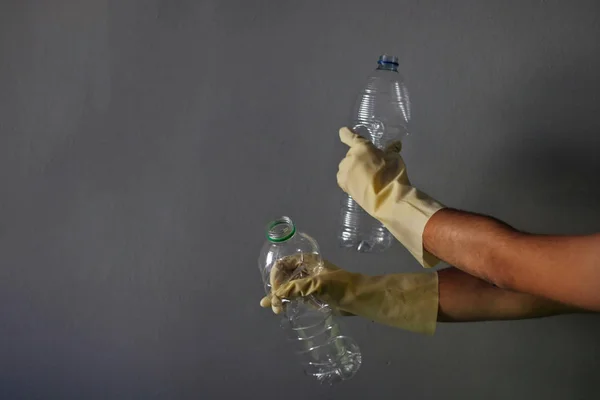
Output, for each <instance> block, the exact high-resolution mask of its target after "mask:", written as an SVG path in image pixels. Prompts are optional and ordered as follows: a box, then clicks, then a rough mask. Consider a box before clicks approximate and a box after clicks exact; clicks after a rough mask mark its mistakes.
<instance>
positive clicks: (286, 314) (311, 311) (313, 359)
mask: <svg viewBox="0 0 600 400" xmlns="http://www.w3.org/2000/svg"><path fill="white" fill-rule="evenodd" d="M294 256H295V257H299V259H300V260H303V259H304V257H306V259H307V261H308V260H309V259H310V261H311V263H312V264H311V265H314V263H315V262H317V263H319V264H320V263H322V259H321V256H320V253H319V246H318V245H317V242H316V241H315V240H314V239H313V238H311V237H310V236H308V235H306V234H304V233H301V232H296V227H295V226H294V223H293V222H292V220H291V219H290V218H288V217H281V218H280V219H277V220H275V221H273V222H271V223H270V224H269V225H268V226H267V241H266V243H265V244H264V246H263V248H262V250H261V253H260V257H259V259H258V267H259V269H260V272H261V275H262V278H263V283H264V285H265V291H266V293H269V292H270V291H271V269H272V268H273V265H274V264H275V262H276V261H278V260H280V259H282V258H284V257H294ZM305 271H306V270H305V268H304V266H303V264H302V263H301V262H300V263H299V264H298V267H297V268H295V269H294V270H293V271H290V279H297V278H301V277H303V276H305ZM333 314H334V313H333V310H332V309H331V308H330V307H329V306H328V305H327V304H324V303H322V302H320V301H319V300H317V299H316V298H314V297H312V296H309V297H305V298H302V299H295V300H292V301H290V300H284V311H283V318H282V327H283V328H284V330H285V332H286V335H287V338H288V339H289V340H290V342H291V343H292V345H293V347H294V350H295V352H296V353H297V355H298V356H299V358H300V362H301V364H302V366H303V368H304V372H305V373H306V374H307V375H309V376H313V377H315V378H316V379H317V380H318V381H320V382H322V383H327V384H333V383H336V382H340V381H343V380H347V379H350V378H352V377H353V376H354V374H356V371H358V369H359V368H360V365H361V361H362V358H361V353H360V349H359V347H358V345H357V344H356V342H355V341H354V340H353V339H352V338H350V337H348V336H344V335H343V334H341V332H340V327H339V325H338V323H337V322H336V320H335V318H334V316H333Z"/></svg>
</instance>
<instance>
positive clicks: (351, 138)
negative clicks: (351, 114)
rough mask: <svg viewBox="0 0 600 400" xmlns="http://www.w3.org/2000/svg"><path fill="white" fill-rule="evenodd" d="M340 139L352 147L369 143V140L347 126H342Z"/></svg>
mask: <svg viewBox="0 0 600 400" xmlns="http://www.w3.org/2000/svg"><path fill="white" fill-rule="evenodd" d="M340 141H341V142H342V143H344V144H345V145H347V146H348V147H350V148H352V147H354V146H356V145H357V144H364V143H369V141H368V140H367V139H365V138H363V137H362V136H360V135H357V134H356V133H354V132H352V131H351V130H350V129H348V128H347V127H343V128H340Z"/></svg>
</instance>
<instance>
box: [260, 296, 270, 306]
mask: <svg viewBox="0 0 600 400" xmlns="http://www.w3.org/2000/svg"><path fill="white" fill-rule="evenodd" d="M260 306H261V307H262V308H269V307H271V296H265V297H263V298H262V299H260Z"/></svg>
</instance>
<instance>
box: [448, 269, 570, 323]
mask: <svg viewBox="0 0 600 400" xmlns="http://www.w3.org/2000/svg"><path fill="white" fill-rule="evenodd" d="M438 281H439V288H438V291H439V309H438V316H437V320H438V322H472V321H498V320H517V319H529V318H541V317H548V316H552V315H559V314H567V313H575V312H581V311H582V310H580V309H578V308H576V307H573V306H568V305H565V304H562V303H559V302H556V301H553V300H548V299H544V298H542V297H538V296H534V295H531V294H527V293H519V292H515V291H512V290H507V289H501V288H499V287H496V286H494V285H492V284H490V283H488V282H486V281H484V280H482V279H479V278H476V277H474V276H471V275H469V274H467V273H465V272H462V271H460V270H458V269H456V268H446V269H443V270H440V271H439V272H438Z"/></svg>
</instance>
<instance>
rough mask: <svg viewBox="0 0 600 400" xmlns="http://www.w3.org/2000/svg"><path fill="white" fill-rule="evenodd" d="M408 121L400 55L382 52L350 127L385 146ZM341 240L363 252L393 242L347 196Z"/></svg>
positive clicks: (402, 133) (398, 135)
mask: <svg viewBox="0 0 600 400" xmlns="http://www.w3.org/2000/svg"><path fill="white" fill-rule="evenodd" d="M409 120H410V102H409V98H408V91H407V89H406V86H405V84H404V79H403V78H402V76H401V75H400V74H399V73H398V57H392V56H387V55H382V56H381V57H379V61H378V62H377V69H376V70H375V71H373V73H372V74H371V76H369V78H368V80H367V84H366V85H365V87H364V89H363V90H362V91H361V93H360V95H359V97H358V99H357V101H356V105H355V107H354V110H353V113H352V119H351V122H350V124H349V127H350V128H351V129H352V130H353V131H354V132H355V133H357V134H359V135H361V136H362V137H364V138H366V139H369V140H370V141H371V142H373V144H374V145H375V146H377V147H378V148H381V149H383V148H385V146H386V145H388V144H390V143H391V142H394V141H397V140H401V139H402V138H403V137H404V136H405V135H407V134H408V121H409ZM338 239H339V243H340V245H341V246H342V247H347V248H353V249H355V250H357V251H359V252H363V253H370V252H381V251H384V250H385V249H387V248H388V247H390V245H391V243H392V235H391V234H390V232H389V231H388V230H387V229H386V228H385V227H384V226H383V225H382V224H381V223H380V222H379V221H377V220H376V219H374V218H373V217H371V216H370V215H369V214H367V213H366V212H365V211H364V210H363V209H362V208H361V207H360V206H359V205H358V204H356V202H355V201H354V200H353V199H352V198H351V197H350V196H348V195H344V199H343V201H342V207H341V226H340V231H339V235H338Z"/></svg>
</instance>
